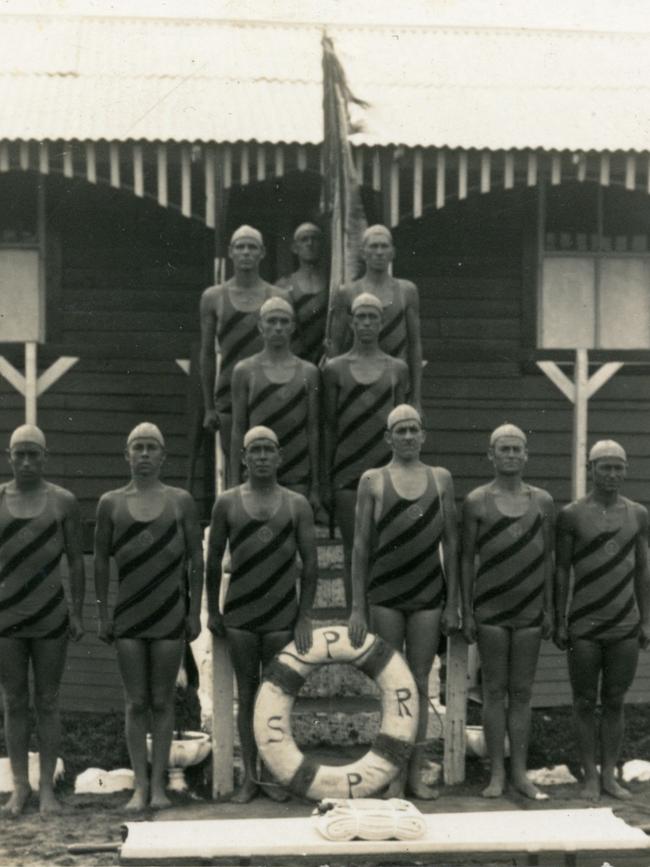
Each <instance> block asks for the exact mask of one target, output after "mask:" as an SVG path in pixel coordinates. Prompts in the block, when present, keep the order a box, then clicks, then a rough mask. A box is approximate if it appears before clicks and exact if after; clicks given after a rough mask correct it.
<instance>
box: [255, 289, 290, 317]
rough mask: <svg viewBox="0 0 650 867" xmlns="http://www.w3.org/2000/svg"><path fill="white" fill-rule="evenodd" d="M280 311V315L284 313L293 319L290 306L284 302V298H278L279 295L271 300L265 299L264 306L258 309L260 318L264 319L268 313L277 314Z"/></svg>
mask: <svg viewBox="0 0 650 867" xmlns="http://www.w3.org/2000/svg"><path fill="white" fill-rule="evenodd" d="M278 310H280V311H281V312H282V313H286V314H287V315H288V316H290V317H291V318H292V319H293V318H294V317H295V313H294V310H293V307H292V306H291V304H289V302H288V301H285V299H284V298H280V296H279V295H274V296H273V297H272V298H267V299H266V301H265V302H264V304H262V306H261V307H260V318H262V319H263V318H264V317H265V316H268V315H269V313H273V312H277V311H278Z"/></svg>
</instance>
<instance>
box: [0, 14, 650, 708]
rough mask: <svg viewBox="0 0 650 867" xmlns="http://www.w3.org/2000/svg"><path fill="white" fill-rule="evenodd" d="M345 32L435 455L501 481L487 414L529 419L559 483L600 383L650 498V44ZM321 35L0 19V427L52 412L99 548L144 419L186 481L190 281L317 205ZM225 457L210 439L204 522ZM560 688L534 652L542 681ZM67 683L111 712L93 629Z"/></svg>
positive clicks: (426, 31)
mask: <svg viewBox="0 0 650 867" xmlns="http://www.w3.org/2000/svg"><path fill="white" fill-rule="evenodd" d="M330 35H331V36H332V38H333V40H334V44H335V47H336V48H337V51H338V52H339V55H340V57H341V60H342V62H343V64H344V66H345V68H346V70H347V72H348V75H349V78H350V83H351V85H352V87H353V89H354V90H355V92H356V93H357V94H358V95H359V96H360V97H362V98H364V99H365V100H367V101H368V102H369V103H370V107H369V108H368V109H367V111H366V112H365V114H364V117H363V120H364V122H365V128H364V130H363V131H362V132H359V133H357V134H356V135H355V136H354V137H353V142H354V155H355V160H356V165H357V170H358V174H359V178H360V181H361V182H362V185H363V191H364V199H365V202H366V204H367V207H368V210H369V215H370V216H371V218H372V219H373V220H377V221H383V222H386V223H387V224H389V225H391V226H392V227H393V230H394V234H395V239H396V244H397V250H398V257H397V261H396V263H395V271H396V273H398V274H399V275H400V276H404V277H409V278H411V279H413V280H415V281H416V282H417V284H418V285H419V287H420V292H421V299H422V316H423V319H422V322H423V340H424V356H425V358H426V360H427V366H426V369H425V375H424V404H425V410H426V421H427V428H428V440H427V446H426V457H427V459H428V460H430V461H432V462H439V463H441V464H443V465H444V466H447V467H448V468H449V469H450V470H451V471H452V473H453V474H454V477H455V479H456V486H457V494H458V497H459V498H462V497H463V496H464V495H465V494H466V493H467V492H468V491H469V490H470V489H471V488H472V487H473V486H475V485H477V484H479V483H480V482H482V481H483V480H485V478H486V477H487V476H488V474H489V467H488V464H487V461H486V459H485V450H486V442H487V435H488V432H489V431H490V430H491V429H492V428H494V427H495V426H496V425H497V424H499V423H501V422H502V421H504V420H506V419H507V420H511V421H514V422H516V423H517V424H519V425H520V426H522V427H524V428H525V429H527V430H530V431H531V436H530V450H531V458H530V463H529V470H528V477H529V479H530V480H531V481H532V482H534V483H536V484H540V485H542V486H544V487H546V488H548V489H549V490H550V491H551V492H552V494H553V495H554V496H555V498H556V499H557V501H558V502H559V503H564V502H566V501H567V500H569V499H570V497H571V492H572V485H573V489H574V490H575V489H576V485H577V486H578V489H579V485H580V483H581V478H580V470H581V468H580V466H579V464H580V456H581V452H580V448H582V449H583V450H584V445H585V436H586V431H585V422H586V408H587V399H588V398H590V399H589V404H588V407H589V421H588V436H589V439H590V440H593V439H595V438H597V437H600V436H605V435H607V436H613V437H615V438H617V439H619V440H620V441H621V442H622V443H623V445H624V446H625V447H626V448H627V450H628V453H629V456H630V479H629V482H628V488H627V492H628V494H629V495H630V496H632V497H634V498H635V499H638V500H640V501H641V502H645V503H648V502H649V501H650V495H649V494H648V493H647V491H648V483H649V482H650V457H648V455H649V454H650V426H649V423H648V421H647V419H648V409H649V408H650V406H649V404H650V397H649V396H648V395H650V370H649V368H648V362H649V361H650V353H649V352H648V349H650V196H649V190H650V155H649V154H648V151H647V142H648V138H647V130H648V128H650V108H649V107H648V104H647V100H646V99H645V98H644V93H645V92H644V91H643V90H642V89H641V85H642V84H644V83H645V82H646V81H647V79H648V75H650V37H649V36H647V35H630V34H626V33H617V34H611V33H588V32H575V31H574V32H561V31H558V32H552V31H544V32H543V33H542V32H535V31H508V30H498V29H494V30H490V29H478V30H477V29H467V30H463V29H458V28H439V29H438V28H431V27H428V28H395V27H380V26H370V25H369V26H368V27H365V28H345V27H341V26H335V27H332V28H331V29H330ZM320 36H321V32H320V28H318V27H314V26H310V25H286V26H285V25H282V26H280V25H269V24H254V23H247V24H241V25H238V24H233V23H223V22H210V21H203V22H192V21H182V20H178V21H177V20H166V21H162V20H161V21H158V20H151V19H149V20H145V19H142V20H139V19H115V18H113V19H101V18H58V19H43V18H40V17H35V16H13V17H12V16H7V17H5V18H4V19H3V27H2V30H0V44H1V45H2V52H0V94H1V97H2V104H3V113H2V118H1V119H0V204H1V207H0V288H1V290H2V291H1V293H0V342H1V345H0V355H1V358H0V374H1V375H2V377H3V378H2V380H0V406H1V407H2V413H1V414H0V437H6V436H7V434H8V433H9V431H10V430H11V429H12V428H13V427H14V426H16V425H17V424H19V423H21V422H22V421H23V420H24V418H25V412H26V411H27V413H28V415H29V414H30V413H31V416H30V417H32V418H34V417H36V414H37V419H38V423H39V424H40V425H41V426H42V427H43V428H44V430H45V431H46V432H47V435H48V440H49V444H50V449H51V452H52V457H51V461H50V467H49V473H50V477H51V478H52V479H53V480H56V481H57V482H60V483H61V484H64V485H66V486H67V487H69V488H70V489H71V490H73V491H74V492H75V493H76V494H77V496H78V497H79V498H80V500H81V503H82V509H83V517H84V520H85V522H86V524H87V527H88V534H87V543H88V547H89V550H90V541H91V533H92V522H93V515H94V508H95V504H96V501H97V499H98V497H99V495H100V494H101V493H102V492H103V491H105V490H107V489H109V488H111V487H115V486H117V485H119V484H122V483H123V481H124V478H125V470H126V465H125V464H124V460H123V457H122V450H123V444H124V437H125V434H126V432H127V431H128V430H129V429H130V428H131V427H132V426H133V425H134V424H135V423H137V422H138V421H141V420H143V419H145V418H146V419H149V420H151V421H154V422H156V423H158V424H159V425H160V426H161V428H162V429H163V431H164V432H165V435H166V437H167V440H168V445H169V460H168V463H167V465H166V478H167V479H168V480H169V482H170V483H172V484H184V483H185V480H186V477H187V472H188V455H189V453H190V451H191V449H192V444H193V432H194V430H195V422H196V414H197V412H198V409H197V398H196V394H195V387H194V386H193V384H192V383H193V380H192V377H191V376H190V377H188V373H187V372H188V369H189V363H190V359H191V358H192V355H193V351H194V348H195V346H196V343H197V340H198V300H199V296H200V293H201V291H202V289H203V288H204V287H205V286H206V285H208V284H209V283H211V282H213V281H214V279H215V272H216V274H223V273H224V271H225V267H226V264H225V262H224V259H223V255H224V239H225V238H227V236H228V234H229V232H230V231H231V230H232V229H233V228H234V227H235V226H237V225H238V224H240V223H242V222H248V223H252V224H253V225H255V226H257V227H258V228H260V229H261V230H262V232H263V234H264V237H265V240H266V244H267V257H266V259H265V261H264V276H265V277H267V279H275V278H276V277H278V276H279V275H280V274H281V273H286V272H287V271H288V270H289V269H290V268H291V265H292V263H291V254H290V237H291V233H292V230H293V228H294V227H295V225H297V223H299V222H300V221H302V220H304V219H308V218H313V217H314V215H315V214H316V213H317V211H318V205H319V195H320V184H321V175H320V165H321V162H320V161H321V151H320V142H321V140H322V119H321V92H320V91H321V70H320ZM170 40H172V41H173V44H174V46H175V50H174V51H173V52H170V51H169V44H170ZM370 57H381V58H382V64H381V66H379V65H378V64H368V63H367V62H366V61H367V59H368V58H370ZM503 58H507V60H508V62H507V63H503V62H498V63H497V62H496V61H497V60H500V61H502V60H503ZM355 120H357V118H355ZM576 350H579V351H578V352H576ZM589 374H591V379H589ZM568 397H571V398H572V399H573V398H575V406H574V403H573V402H572V400H569V399H568ZM210 473H211V469H210V467H209V465H208V466H206V463H205V461H204V460H203V459H201V460H199V463H198V473H197V479H196V483H195V488H194V493H195V494H196V495H197V496H198V497H199V498H200V499H201V500H202V504H203V510H204V515H207V511H208V508H209V502H208V499H207V495H206V493H205V488H204V486H203V483H202V480H203V479H205V478H206V477H207V476H209V475H210ZM93 598H94V594H93V592H92V590H90V591H89V593H88V610H87V621H88V624H89V625H91V624H93V623H94V606H93V604H92V600H93ZM649 679H650V664H648V663H646V662H645V661H644V663H643V664H642V666H641V667H640V670H639V674H638V677H637V680H636V682H635V685H634V688H633V691H632V697H633V699H635V700H643V701H647V700H648V699H650V682H649ZM568 700H569V689H568V683H567V678H566V672H565V669H564V663H563V660H562V658H561V656H560V655H559V654H557V653H556V652H554V651H553V650H552V649H550V648H547V649H545V651H544V654H543V657H542V660H541V663H540V670H539V674H538V678H537V684H536V691H535V701H536V702H537V703H538V704H540V705H551V704H561V703H566V702H567V701H568ZM64 703H65V706H66V707H69V708H75V709H80V710H83V709H111V708H117V707H119V706H120V705H121V693H120V689H119V685H118V678H117V673H116V669H115V665H114V660H113V653H112V651H111V650H110V649H106V648H103V647H102V646H101V645H99V643H98V642H96V641H95V639H94V638H93V637H90V636H89V637H87V638H86V639H85V640H84V642H83V643H82V644H81V645H79V646H76V647H74V648H72V649H71V652H70V659H69V664H68V671H67V673H66V679H65V689H64Z"/></svg>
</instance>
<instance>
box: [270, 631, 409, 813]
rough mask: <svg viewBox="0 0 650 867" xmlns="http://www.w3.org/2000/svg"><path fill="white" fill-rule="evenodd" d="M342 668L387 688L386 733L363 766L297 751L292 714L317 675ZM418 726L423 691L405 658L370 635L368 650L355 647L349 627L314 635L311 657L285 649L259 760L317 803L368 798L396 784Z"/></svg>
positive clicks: (275, 663)
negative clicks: (321, 669)
mask: <svg viewBox="0 0 650 867" xmlns="http://www.w3.org/2000/svg"><path fill="white" fill-rule="evenodd" d="M342 662H348V663H351V664H352V665H354V666H356V668H358V669H359V670H360V671H363V672H364V673H365V674H367V675H368V677H371V678H372V679H373V680H374V681H375V683H376V684H377V686H378V687H379V689H380V690H381V728H380V731H379V734H378V735H377V737H376V738H375V740H374V741H373V743H372V744H371V745H370V748H369V750H368V752H367V753H366V754H365V755H364V756H362V758H360V759H358V760H357V761H356V762H351V763H350V764H348V765H321V764H319V763H318V762H316V761H314V760H313V759H311V758H309V757H308V756H305V755H304V754H303V753H302V752H301V750H299V749H298V746H297V745H296V742H295V741H294V739H293V735H292V733H291V709H292V708H293V703H294V701H295V698H296V696H297V694H298V693H299V691H300V688H301V687H302V685H303V683H304V682H305V680H306V679H307V677H308V675H309V674H310V673H311V672H312V671H314V670H315V669H316V668H317V667H318V666H320V665H328V664H331V663H342ZM417 723H418V692H417V687H416V685H415V681H414V680H413V675H412V674H411V672H410V670H409V668H408V666H407V664H406V662H405V660H404V658H403V657H402V655H401V654H400V653H398V652H397V651H396V650H393V648H392V647H390V646H389V645H388V644H386V642H385V641H383V639H381V638H379V636H376V635H371V634H368V635H367V636H366V640H365V641H364V643H363V645H362V646H361V647H352V645H351V644H350V639H349V636H348V628H347V626H323V627H320V628H318V629H314V633H313V644H312V647H311V649H310V651H309V652H308V653H306V654H305V655H304V656H300V655H299V654H298V651H297V650H296V646H295V644H294V643H293V642H291V644H288V645H287V646H286V647H285V648H284V649H283V650H281V651H280V652H279V653H278V654H277V655H276V657H275V658H274V659H273V660H272V661H271V663H270V664H269V665H268V666H267V668H266V669H265V671H264V676H263V679H262V684H261V686H260V688H259V690H258V693H257V698H256V700H255V714H254V720H253V724H254V731H255V740H256V742H257V747H258V749H259V752H260V755H261V757H262V759H263V760H264V762H265V764H266V765H267V767H268V768H270V770H271V771H272V772H273V774H274V775H275V777H276V778H277V780H278V782H280V783H281V784H282V785H283V786H286V787H287V788H288V789H290V790H291V791H292V792H294V793H295V794H296V795H301V796H302V797H307V798H310V799H312V800H314V801H318V800H320V799H321V798H367V797H369V796H371V795H373V794H375V793H376V792H378V791H379V790H380V789H382V788H383V787H384V786H385V785H387V784H388V783H390V781H391V780H392V779H394V777H396V776H397V774H398V772H399V770H400V768H401V767H402V766H403V765H404V763H405V762H406V761H407V760H408V757H409V755H410V752H411V747H412V745H413V742H414V741H415V735H416V730H417Z"/></svg>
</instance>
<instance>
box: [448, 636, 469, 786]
mask: <svg viewBox="0 0 650 867" xmlns="http://www.w3.org/2000/svg"><path fill="white" fill-rule="evenodd" d="M446 691H447V694H446V698H445V708H446V712H445V749H444V758H443V773H444V779H445V783H446V784H447V785H453V784H454V783H462V782H463V780H464V779H465V718H466V709H467V642H466V641H465V639H464V638H463V636H462V635H461V634H460V633H454V634H452V635H450V636H449V637H448V638H447V684H446Z"/></svg>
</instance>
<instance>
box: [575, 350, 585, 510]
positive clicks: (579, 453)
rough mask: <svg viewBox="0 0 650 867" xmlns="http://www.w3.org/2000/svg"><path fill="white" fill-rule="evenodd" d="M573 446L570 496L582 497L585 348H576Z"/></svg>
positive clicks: (583, 491)
mask: <svg viewBox="0 0 650 867" xmlns="http://www.w3.org/2000/svg"><path fill="white" fill-rule="evenodd" d="M573 384H574V389H575V390H574V396H573V447H572V449H571V496H572V498H573V499H574V500H577V499H578V498H579V497H584V495H585V493H586V490H587V402H588V400H589V394H588V389H589V363H588V360H587V350H586V349H576V360H575V368H574V374H573Z"/></svg>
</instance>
